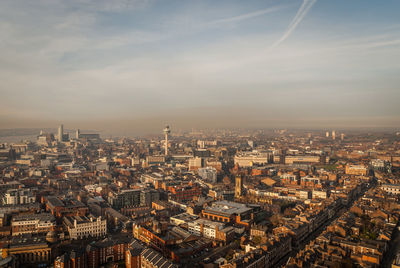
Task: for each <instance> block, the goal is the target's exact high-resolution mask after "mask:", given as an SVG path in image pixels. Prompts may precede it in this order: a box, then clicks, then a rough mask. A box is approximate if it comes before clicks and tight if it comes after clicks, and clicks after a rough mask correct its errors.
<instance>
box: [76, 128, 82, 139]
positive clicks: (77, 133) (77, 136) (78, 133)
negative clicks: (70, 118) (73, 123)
mask: <svg viewBox="0 0 400 268" xmlns="http://www.w3.org/2000/svg"><path fill="white" fill-rule="evenodd" d="M80 135H81V131H80V130H79V128H78V129H77V130H76V132H75V138H76V139H79V137H80Z"/></svg>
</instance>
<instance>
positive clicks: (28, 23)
mask: <svg viewBox="0 0 400 268" xmlns="http://www.w3.org/2000/svg"><path fill="white" fill-rule="evenodd" d="M399 10H400V2H399V1H384V4H383V3H382V2H380V1H316V0H305V1H295V0H282V1H156V0H133V1H129V0H113V1H107V0H98V1H92V0H71V1H62V0H57V1H46V0H42V1H15V0H4V1H1V2H0V34H1V37H2V38H1V42H0V51H1V53H0V79H1V81H2V83H1V85H0V93H1V98H0V128H21V127H38V128H42V127H54V126H57V125H58V124H60V123H64V124H65V125H66V126H69V127H70V128H85V127H86V128H88V129H98V130H110V129H112V131H110V132H114V133H123V134H137V133H149V132H152V133H158V132H159V129H160V125H164V124H166V123H170V124H173V125H174V127H175V128H183V129H190V128H192V127H252V128H254V127H260V128H264V127H313V128H315V127H320V128H325V127H397V126H398V125H399V123H400V117H399V112H400V108H399V105H398V100H399V99H400V90H399V86H398V85H399V84H400V78H399V75H398V74H399V73H400V48H399V46H400V17H399V16H398V14H399Z"/></svg>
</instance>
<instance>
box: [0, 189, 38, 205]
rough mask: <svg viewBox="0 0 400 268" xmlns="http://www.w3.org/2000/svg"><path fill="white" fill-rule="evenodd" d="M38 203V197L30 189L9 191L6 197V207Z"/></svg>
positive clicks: (4, 199) (4, 201)
mask: <svg viewBox="0 0 400 268" xmlns="http://www.w3.org/2000/svg"><path fill="white" fill-rule="evenodd" d="M35 202H36V196H34V195H33V193H32V191H31V190H29V189H9V190H7V192H6V193H5V195H4V198H3V203H4V204H5V205H19V204H31V203H35Z"/></svg>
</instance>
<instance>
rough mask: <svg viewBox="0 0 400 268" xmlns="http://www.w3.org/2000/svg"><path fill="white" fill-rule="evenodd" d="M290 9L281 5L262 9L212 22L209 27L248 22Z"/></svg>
mask: <svg viewBox="0 0 400 268" xmlns="http://www.w3.org/2000/svg"><path fill="white" fill-rule="evenodd" d="M288 7H289V6H288V5H280V6H275V7H270V8H265V9H262V10H258V11H254V12H250V13H246V14H242V15H238V16H234V17H230V18H224V19H219V20H215V21H211V22H209V23H208V24H209V25H214V24H221V23H232V22H239V21H243V20H247V19H252V18H256V17H259V16H263V15H266V14H270V13H274V12H278V11H281V10H283V9H285V8H288Z"/></svg>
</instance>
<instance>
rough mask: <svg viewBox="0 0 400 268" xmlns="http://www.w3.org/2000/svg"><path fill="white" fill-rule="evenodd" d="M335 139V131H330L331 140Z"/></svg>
mask: <svg viewBox="0 0 400 268" xmlns="http://www.w3.org/2000/svg"><path fill="white" fill-rule="evenodd" d="M334 139H336V131H334V130H332V140H334Z"/></svg>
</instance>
